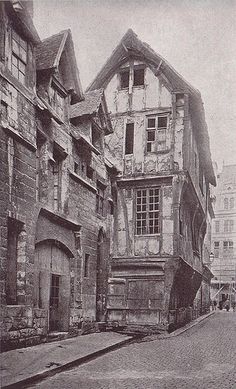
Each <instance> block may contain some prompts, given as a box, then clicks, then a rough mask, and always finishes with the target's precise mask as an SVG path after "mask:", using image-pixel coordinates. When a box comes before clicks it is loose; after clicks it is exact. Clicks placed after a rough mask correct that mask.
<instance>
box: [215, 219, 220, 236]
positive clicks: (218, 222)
mask: <svg viewBox="0 0 236 389" xmlns="http://www.w3.org/2000/svg"><path fill="white" fill-rule="evenodd" d="M215 232H216V233H217V232H220V221H219V220H215Z"/></svg>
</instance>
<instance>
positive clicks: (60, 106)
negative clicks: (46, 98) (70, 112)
mask: <svg viewBox="0 0 236 389" xmlns="http://www.w3.org/2000/svg"><path fill="white" fill-rule="evenodd" d="M49 94H50V104H51V106H52V108H53V109H54V110H55V111H56V113H57V114H58V115H59V116H60V117H61V118H63V117H64V102H65V98H64V97H63V96H62V94H61V93H60V92H59V91H58V90H57V89H56V88H55V87H54V86H51V87H50V90H49Z"/></svg>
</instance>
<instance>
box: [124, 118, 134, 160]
mask: <svg viewBox="0 0 236 389" xmlns="http://www.w3.org/2000/svg"><path fill="white" fill-rule="evenodd" d="M133 149H134V123H127V124H126V131H125V154H133Z"/></svg>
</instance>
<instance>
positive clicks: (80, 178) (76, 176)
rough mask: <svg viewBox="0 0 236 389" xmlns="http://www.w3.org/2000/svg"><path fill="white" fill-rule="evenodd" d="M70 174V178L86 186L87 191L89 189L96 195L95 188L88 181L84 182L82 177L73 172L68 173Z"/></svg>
mask: <svg viewBox="0 0 236 389" xmlns="http://www.w3.org/2000/svg"><path fill="white" fill-rule="evenodd" d="M69 173H70V176H71V177H72V178H74V179H75V180H76V181H79V182H81V183H82V184H83V185H84V186H86V187H87V188H88V189H90V190H91V191H93V192H95V193H97V188H96V187H95V186H93V185H92V184H91V183H90V181H88V180H86V179H85V178H83V177H82V176H80V175H79V174H76V173H74V172H71V171H69Z"/></svg>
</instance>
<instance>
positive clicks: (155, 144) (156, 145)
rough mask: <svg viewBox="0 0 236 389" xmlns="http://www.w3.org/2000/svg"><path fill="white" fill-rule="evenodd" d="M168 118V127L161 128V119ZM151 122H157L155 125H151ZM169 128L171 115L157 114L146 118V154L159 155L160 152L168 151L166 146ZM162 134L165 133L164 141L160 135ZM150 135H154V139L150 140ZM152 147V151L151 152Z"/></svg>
mask: <svg viewBox="0 0 236 389" xmlns="http://www.w3.org/2000/svg"><path fill="white" fill-rule="evenodd" d="M162 118H166V125H165V126H161V125H159V119H162ZM149 120H155V124H154V125H149ZM168 128H169V113H157V114H154V115H148V116H146V146H145V150H146V153H159V152H166V151H167V145H166V140H167V138H166V136H167V130H168ZM161 132H164V137H163V138H164V141H163V140H160V134H161ZM149 134H153V135H154V137H153V138H154V139H151V137H150V139H149ZM149 145H150V150H149ZM160 145H164V147H163V146H162V147H160Z"/></svg>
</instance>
